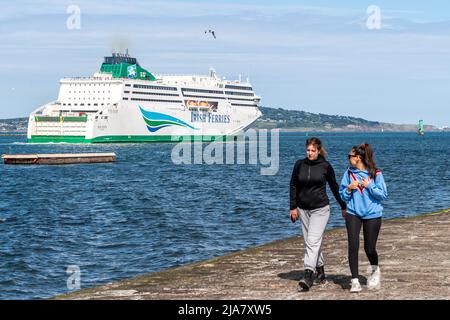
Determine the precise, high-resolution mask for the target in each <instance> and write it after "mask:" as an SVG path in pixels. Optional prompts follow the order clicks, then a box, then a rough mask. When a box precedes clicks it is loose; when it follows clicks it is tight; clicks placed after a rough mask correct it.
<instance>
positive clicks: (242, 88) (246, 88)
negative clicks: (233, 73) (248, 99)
mask: <svg viewBox="0 0 450 320" xmlns="http://www.w3.org/2000/svg"><path fill="white" fill-rule="evenodd" d="M225 88H228V89H237V90H249V91H252V90H253V89H252V87H243V86H232V85H228V84H227V85H225Z"/></svg>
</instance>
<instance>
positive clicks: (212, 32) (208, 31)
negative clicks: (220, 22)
mask: <svg viewBox="0 0 450 320" xmlns="http://www.w3.org/2000/svg"><path fill="white" fill-rule="evenodd" d="M206 33H211V34H212V36H213V37H214V39H216V34H215V32H214V30H211V29H210V30H207V31H206V30H205V34H206Z"/></svg>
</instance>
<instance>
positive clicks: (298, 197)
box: [290, 138, 346, 291]
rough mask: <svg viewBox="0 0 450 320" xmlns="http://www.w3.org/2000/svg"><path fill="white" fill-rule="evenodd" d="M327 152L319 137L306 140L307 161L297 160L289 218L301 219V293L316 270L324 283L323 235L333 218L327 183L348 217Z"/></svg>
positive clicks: (308, 284)
mask: <svg viewBox="0 0 450 320" xmlns="http://www.w3.org/2000/svg"><path fill="white" fill-rule="evenodd" d="M326 155H327V153H326V151H325V148H324V147H323V146H322V142H321V141H320V140H319V139H317V138H310V139H308V140H306V158H305V159H301V160H298V161H297V162H296V163H295V166H294V170H293V171H292V177H291V183H290V217H291V220H292V222H295V221H296V220H297V219H298V218H299V217H300V221H301V225H302V231H303V238H304V241H305V260H304V263H305V275H304V277H303V279H301V280H300V282H299V288H298V289H299V290H300V291H306V290H309V288H311V286H312V285H313V275H314V271H317V280H318V281H319V282H323V281H325V269H324V260H323V254H322V252H321V249H320V247H321V245H322V236H323V232H324V231H325V227H326V225H327V222H328V219H329V217H330V205H329V200H328V196H327V192H326V184H327V182H328V185H329V186H330V189H331V191H332V192H333V195H334V197H335V198H336V200H337V202H339V205H340V206H341V209H342V214H343V215H345V210H346V204H345V202H344V201H343V200H342V199H341V197H340V195H339V186H338V184H337V182H336V176H335V174H334V170H333V167H332V166H331V164H330V163H329V162H328V161H327V160H326V159H325V157H326Z"/></svg>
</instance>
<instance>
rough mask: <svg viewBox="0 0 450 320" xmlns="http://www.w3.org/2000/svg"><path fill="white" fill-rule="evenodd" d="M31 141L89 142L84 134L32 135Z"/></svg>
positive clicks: (29, 140)
mask: <svg viewBox="0 0 450 320" xmlns="http://www.w3.org/2000/svg"><path fill="white" fill-rule="evenodd" d="M28 142H29V143H49V142H55V143H58V142H67V143H88V142H89V141H87V140H86V139H85V138H84V136H31V139H28Z"/></svg>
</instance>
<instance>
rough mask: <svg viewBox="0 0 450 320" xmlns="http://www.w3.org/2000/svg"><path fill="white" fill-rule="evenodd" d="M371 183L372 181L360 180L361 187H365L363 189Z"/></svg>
mask: <svg viewBox="0 0 450 320" xmlns="http://www.w3.org/2000/svg"><path fill="white" fill-rule="evenodd" d="M371 182H372V179H370V178H369V179H367V180H366V179H364V178H363V179H362V181H361V183H362V185H363V186H364V187H365V188H367V186H368V185H369V184H370V183H371Z"/></svg>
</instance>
